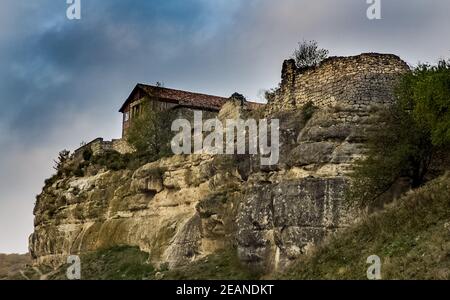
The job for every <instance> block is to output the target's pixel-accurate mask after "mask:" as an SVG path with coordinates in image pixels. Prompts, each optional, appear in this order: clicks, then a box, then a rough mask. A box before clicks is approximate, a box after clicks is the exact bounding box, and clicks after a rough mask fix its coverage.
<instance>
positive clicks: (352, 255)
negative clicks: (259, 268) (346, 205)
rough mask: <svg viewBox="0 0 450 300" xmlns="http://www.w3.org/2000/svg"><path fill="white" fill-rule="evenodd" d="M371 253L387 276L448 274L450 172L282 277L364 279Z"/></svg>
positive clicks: (341, 236)
mask: <svg viewBox="0 0 450 300" xmlns="http://www.w3.org/2000/svg"><path fill="white" fill-rule="evenodd" d="M370 255H378V256H379V257H380V258H381V262H382V268H381V275H382V278H383V279H447V280H448V279H450V174H448V173H447V175H445V176H442V177H440V178H438V179H436V180H434V181H432V182H430V183H428V184H427V185H425V186H424V187H422V188H420V189H418V190H416V191H414V192H411V193H409V194H407V195H406V196H404V197H402V198H401V199H400V200H398V201H396V202H395V203H393V204H392V205H390V206H389V207H387V208H386V209H385V210H384V211H382V212H380V213H377V214H374V215H372V216H370V217H369V218H367V219H365V220H364V221H362V222H361V223H359V224H356V225H355V226H353V227H351V228H349V229H348V230H346V231H344V232H342V233H341V234H339V235H337V236H335V237H334V238H332V239H331V241H329V242H328V243H326V244H324V245H322V246H321V247H319V248H318V249H317V250H316V251H315V253H313V254H311V255H310V256H309V257H305V258H303V259H300V260H299V261H298V262H297V263H296V264H295V265H294V266H293V267H292V268H290V269H289V270H288V271H287V272H285V273H284V274H282V275H278V277H279V278H280V279H365V278H366V271H367V268H368V267H369V265H368V264H366V259H367V258H368V257H369V256H370Z"/></svg>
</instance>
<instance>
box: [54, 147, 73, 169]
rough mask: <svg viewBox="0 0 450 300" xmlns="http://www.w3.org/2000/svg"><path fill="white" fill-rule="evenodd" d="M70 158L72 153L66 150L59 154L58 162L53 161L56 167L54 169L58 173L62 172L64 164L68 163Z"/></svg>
mask: <svg viewBox="0 0 450 300" xmlns="http://www.w3.org/2000/svg"><path fill="white" fill-rule="evenodd" d="M69 157H70V151H68V150H66V149H64V150H62V151H60V152H59V154H58V158H57V160H53V161H54V163H55V165H54V166H53V169H55V170H56V171H59V170H61V168H62V167H64V164H65V163H66V162H67V160H68V159H69Z"/></svg>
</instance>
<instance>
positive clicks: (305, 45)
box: [292, 40, 329, 69]
mask: <svg viewBox="0 0 450 300" xmlns="http://www.w3.org/2000/svg"><path fill="white" fill-rule="evenodd" d="M328 53H329V51H328V50H326V49H321V48H319V46H318V44H317V42H316V41H309V42H308V41H305V40H303V42H301V43H298V49H297V50H295V51H294V54H293V57H292V58H293V59H295V64H296V65H297V68H302V69H303V68H310V67H316V66H318V65H319V64H320V63H321V62H322V61H323V60H324V59H325V58H327V57H328Z"/></svg>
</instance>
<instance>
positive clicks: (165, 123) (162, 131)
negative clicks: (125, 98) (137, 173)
mask: <svg viewBox="0 0 450 300" xmlns="http://www.w3.org/2000/svg"><path fill="white" fill-rule="evenodd" d="M174 117H175V112H173V111H171V110H166V111H158V110H152V109H151V108H150V107H149V105H148V104H143V106H142V110H141V113H140V115H139V116H136V117H134V118H132V119H131V125H130V128H129V129H128V131H127V141H128V143H129V144H130V145H132V146H133V147H134V148H135V149H136V150H137V152H139V153H144V154H145V155H146V156H154V157H157V158H162V157H165V156H168V155H170V154H171V153H172V152H171V149H170V141H171V139H172V136H173V133H172V132H171V124H172V121H173V119H174Z"/></svg>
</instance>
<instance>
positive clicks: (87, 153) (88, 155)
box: [83, 148, 93, 161]
mask: <svg viewBox="0 0 450 300" xmlns="http://www.w3.org/2000/svg"><path fill="white" fill-rule="evenodd" d="M92 155H93V152H92V149H90V148H89V149H85V150H84V151H83V159H84V160H85V161H90V160H91V158H92Z"/></svg>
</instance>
